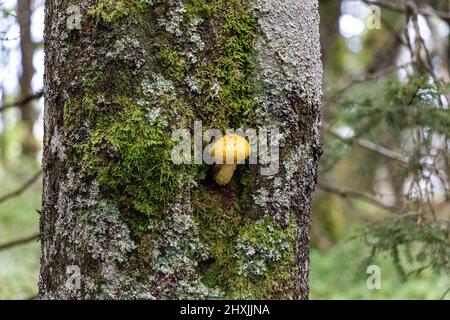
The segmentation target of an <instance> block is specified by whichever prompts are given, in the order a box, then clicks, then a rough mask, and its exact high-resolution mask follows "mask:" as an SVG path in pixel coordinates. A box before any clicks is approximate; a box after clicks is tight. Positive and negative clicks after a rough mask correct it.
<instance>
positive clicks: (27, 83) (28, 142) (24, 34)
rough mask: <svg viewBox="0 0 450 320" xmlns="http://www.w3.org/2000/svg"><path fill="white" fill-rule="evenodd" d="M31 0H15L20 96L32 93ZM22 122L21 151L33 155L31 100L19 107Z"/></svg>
mask: <svg viewBox="0 0 450 320" xmlns="http://www.w3.org/2000/svg"><path fill="white" fill-rule="evenodd" d="M32 13H33V12H32V1H31V0H18V1H17V21H18V23H19V27H20V52H21V57H22V58H21V63H22V73H21V75H20V78H19V84H20V96H21V97H22V98H24V97H27V96H29V95H31V94H32V93H33V87H32V81H33V75H34V71H35V70H34V66H33V57H34V52H35V50H36V44H35V43H34V42H33V40H32V38H31V15H32ZM20 112H21V117H22V123H23V125H24V128H25V135H24V137H23V141H22V153H23V154H24V155H25V156H29V157H35V156H36V153H37V152H38V150H39V145H38V143H37V141H36V139H35V138H34V133H33V126H34V122H35V121H36V119H37V116H38V114H37V112H36V110H34V109H33V101H30V102H28V103H27V104H26V105H24V106H23V107H22V108H21V109H20Z"/></svg>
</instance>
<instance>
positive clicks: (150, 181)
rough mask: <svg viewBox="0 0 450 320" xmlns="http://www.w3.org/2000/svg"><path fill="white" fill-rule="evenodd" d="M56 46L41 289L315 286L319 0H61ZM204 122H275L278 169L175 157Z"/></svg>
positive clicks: (50, 64)
mask: <svg viewBox="0 0 450 320" xmlns="http://www.w3.org/2000/svg"><path fill="white" fill-rule="evenodd" d="M71 5H75V6H77V7H78V8H79V12H80V13H81V16H82V19H81V28H80V29H78V28H70V30H68V29H67V23H66V20H65V19H62V18H61V17H62V16H64V14H63V13H65V12H70V13H73V12H76V11H77V10H76V9H74V7H70V6H71ZM68 9H69V10H68ZM67 10H68V11H67ZM68 18H70V19H72V18H74V17H73V16H69V17H68ZM45 48H46V49H45V50H46V55H45V57H46V61H45V64H46V74H45V119H44V123H45V137H44V157H43V166H44V193H43V209H42V214H41V220H40V230H41V241H42V258H41V273H40V281H39V288H40V298H42V299H56V298H58V299H128V298H129V299H138V298H143V299H184V298H192V299H204V298H236V299H242V298H260V299H307V298H308V291H309V284H308V272H309V228H310V210H311V198H312V193H313V190H314V187H315V183H316V176H317V161H318V158H319V157H320V154H321V145H320V142H319V119H320V103H321V95H322V92H321V77H322V69H321V62H320V43H319V15H318V2H317V0H306V1H298V0H253V1H245V0H227V1H220V0H212V1H211V0H184V1H182V0H141V1H138V0H117V1H110V0H101V1H95V2H94V1H90V0H70V1H69V0H64V1H54V0H53V1H52V0H50V1H47V3H46V26H45ZM195 121H202V123H203V129H210V128H217V129H219V130H222V131H224V130H225V129H229V128H235V129H237V128H243V129H247V128H261V127H263V128H267V129H271V128H279V130H280V135H279V137H280V142H279V158H280V163H279V171H278V172H277V173H276V174H275V175H271V176H265V175H262V174H261V170H260V169H261V168H265V167H267V166H266V165H265V164H256V165H255V164H252V165H249V164H246V165H240V166H239V168H238V169H237V170H236V172H235V174H234V176H233V179H232V182H231V183H230V184H229V185H227V186H224V187H220V186H218V185H216V184H215V183H214V182H213V180H212V179H211V172H212V170H211V166H208V165H206V164H201V165H200V164H197V165H175V164H174V163H173V162H172V160H171V158H170V154H171V151H172V150H173V147H174V144H175V142H174V141H172V139H171V136H172V133H173V132H174V130H176V129H180V128H188V129H193V128H194V122H195ZM78 271H79V272H78Z"/></svg>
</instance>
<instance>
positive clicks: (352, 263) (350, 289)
mask: <svg viewBox="0 0 450 320" xmlns="http://www.w3.org/2000/svg"><path fill="white" fill-rule="evenodd" d="M19 167H20V169H16V170H8V171H7V172H6V171H0V197H1V196H2V195H4V194H6V193H8V192H10V191H13V190H15V189H16V188H18V187H20V186H21V185H22V184H23V182H24V181H26V180H27V179H28V178H29V177H31V176H32V175H33V173H34V172H36V171H37V168H36V167H35V166H29V165H28V166H18V168H19ZM24 167H25V169H24ZM41 189H42V188H41V182H40V181H38V182H37V183H35V184H34V185H33V186H32V187H31V188H30V189H28V190H26V191H25V192H24V193H23V194H21V195H20V196H19V197H16V198H14V199H11V200H9V201H7V202H3V203H0V246H1V244H3V243H7V242H9V241H11V240H14V239H17V238H21V237H27V236H29V235H32V234H34V233H36V232H37V231H38V221H39V214H38V212H37V210H38V209H39V208H40V202H41ZM350 234H352V232H348V235H347V238H348V237H349V236H350ZM344 238H345V237H344ZM368 253H369V248H368V247H367V246H365V245H364V244H363V243H362V242H361V241H357V240H349V241H348V240H347V241H341V242H340V243H338V244H336V245H334V246H333V247H332V248H330V249H328V250H318V249H312V251H311V299H440V298H441V297H442V295H443V294H444V292H445V291H446V290H447V289H448V288H449V287H450V279H449V278H448V277H447V278H444V277H437V276H435V275H433V274H432V273H431V272H429V271H428V270H426V271H424V272H422V273H420V274H419V275H416V276H414V277H411V278H410V279H409V280H408V281H407V282H404V283H403V282H401V281H400V279H399V277H398V276H397V274H396V270H395V267H394V265H393V264H392V261H391V260H390V258H389V257H386V258H385V259H378V260H377V261H376V264H377V265H378V266H380V268H381V289H379V290H369V289H368V288H367V285H366V281H367V278H368V277H369V276H370V275H369V274H367V273H366V270H365V268H363V267H362V261H364V259H365V258H366V257H367V256H368ZM39 255H40V250H39V243H37V242H30V243H27V244H24V245H20V246H16V247H14V248H12V249H8V250H2V251H0V299H29V298H33V297H35V296H36V294H37V281H38V273H39ZM446 299H450V296H449V295H447V296H446Z"/></svg>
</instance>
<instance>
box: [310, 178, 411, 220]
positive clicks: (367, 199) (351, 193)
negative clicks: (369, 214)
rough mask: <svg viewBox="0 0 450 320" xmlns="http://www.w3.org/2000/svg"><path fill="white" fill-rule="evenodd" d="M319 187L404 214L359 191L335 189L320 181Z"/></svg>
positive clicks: (343, 196)
mask: <svg viewBox="0 0 450 320" xmlns="http://www.w3.org/2000/svg"><path fill="white" fill-rule="evenodd" d="M317 185H318V187H319V188H320V189H321V190H323V191H325V192H329V193H334V194H336V195H338V196H340V197H342V198H353V199H359V200H363V201H365V202H367V203H370V204H372V205H374V206H376V207H378V208H381V209H384V210H387V211H390V212H393V213H396V214H399V213H403V212H402V210H401V209H399V208H397V207H392V206H388V205H386V204H384V203H383V202H381V201H379V200H377V199H376V198H374V197H372V196H369V195H367V194H364V193H361V192H357V191H351V190H344V189H341V188H338V187H334V186H331V185H328V184H326V183H324V182H322V181H319V182H318V183H317Z"/></svg>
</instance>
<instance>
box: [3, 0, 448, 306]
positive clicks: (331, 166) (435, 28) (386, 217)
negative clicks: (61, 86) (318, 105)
mask: <svg viewBox="0 0 450 320" xmlns="http://www.w3.org/2000/svg"><path fill="white" fill-rule="evenodd" d="M374 4H375V5H377V6H371V5H374ZM320 13H321V19H322V26H321V35H322V47H323V63H324V69H325V78H324V98H323V123H322V125H323V142H324V151H325V153H324V156H323V158H322V160H321V167H320V179H319V185H318V188H317V192H316V199H315V206H314V212H313V227H312V250H311V298H312V299H450V293H449V288H450V277H449V271H450V248H449V225H450V223H449V219H450V214H449V213H450V198H449V190H450V182H449V175H450V159H449V157H450V153H449V152H450V150H449V143H450V140H449V135H450V113H449V101H450V100H449V99H450V88H449V84H450V72H449V62H450V46H449V41H450V1H449V0H427V1H370V0H367V1H366V0H342V1H340V0H320ZM43 25H44V1H43V0H0V299H32V298H34V297H36V294H37V281H38V271H39V255H40V249H39V243H38V242H37V238H38V234H37V232H38V220H39V219H38V218H39V208H40V201H41V199H40V197H41V174H40V172H41V171H40V161H41V150H42V136H43V129H42V117H43V101H42V100H43V99H42V98H41V97H42V90H43V88H42V83H43V81H42V78H43V71H44V70H43V69H44V66H43V65H44V54H43V30H44V26H43ZM370 265H377V266H379V267H380V270H381V289H378V290H377V289H375V290H369V289H368V287H367V284H366V281H367V278H368V277H369V276H370V274H368V273H367V272H366V271H367V268H368V266H370Z"/></svg>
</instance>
